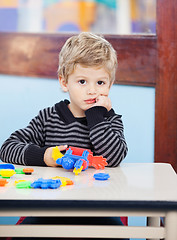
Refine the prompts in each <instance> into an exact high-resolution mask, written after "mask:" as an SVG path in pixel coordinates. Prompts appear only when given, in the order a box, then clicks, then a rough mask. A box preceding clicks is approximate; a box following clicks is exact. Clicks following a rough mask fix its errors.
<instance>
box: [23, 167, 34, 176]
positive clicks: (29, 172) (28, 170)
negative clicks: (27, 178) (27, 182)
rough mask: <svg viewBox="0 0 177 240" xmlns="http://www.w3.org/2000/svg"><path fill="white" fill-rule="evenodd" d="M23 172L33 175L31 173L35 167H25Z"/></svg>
mask: <svg viewBox="0 0 177 240" xmlns="http://www.w3.org/2000/svg"><path fill="white" fill-rule="evenodd" d="M23 172H24V173H25V174H26V175H31V174H32V173H33V172H34V169H33V168H24V169H23Z"/></svg>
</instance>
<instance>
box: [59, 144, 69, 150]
mask: <svg viewBox="0 0 177 240" xmlns="http://www.w3.org/2000/svg"><path fill="white" fill-rule="evenodd" d="M67 147H68V146H67V145H61V146H58V149H59V150H60V151H63V150H65V149H66V148H67Z"/></svg>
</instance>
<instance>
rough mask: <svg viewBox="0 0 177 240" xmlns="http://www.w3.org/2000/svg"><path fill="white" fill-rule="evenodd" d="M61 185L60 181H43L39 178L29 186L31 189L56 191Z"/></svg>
mask: <svg viewBox="0 0 177 240" xmlns="http://www.w3.org/2000/svg"><path fill="white" fill-rule="evenodd" d="M60 185H61V181H60V179H55V180H54V179H43V178H39V179H38V180H36V181H34V182H33V183H32V184H31V187H32V188H42V189H50V188H52V189H56V188H59V187H60Z"/></svg>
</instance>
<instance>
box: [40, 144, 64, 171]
mask: <svg viewBox="0 0 177 240" xmlns="http://www.w3.org/2000/svg"><path fill="white" fill-rule="evenodd" d="M67 147H68V146H67V145H64V146H58V149H59V151H64V150H66V148H67ZM53 148H54V147H49V148H47V149H46V150H45V153H44V162H45V164H46V165H47V166H48V167H57V166H58V164H57V163H56V161H55V160H54V159H53V158H52V151H53Z"/></svg>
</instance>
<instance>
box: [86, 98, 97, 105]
mask: <svg viewBox="0 0 177 240" xmlns="http://www.w3.org/2000/svg"><path fill="white" fill-rule="evenodd" d="M85 102H86V103H87V104H93V103H96V98H90V99H87V100H85Z"/></svg>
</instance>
